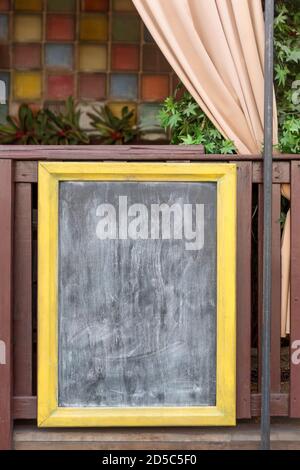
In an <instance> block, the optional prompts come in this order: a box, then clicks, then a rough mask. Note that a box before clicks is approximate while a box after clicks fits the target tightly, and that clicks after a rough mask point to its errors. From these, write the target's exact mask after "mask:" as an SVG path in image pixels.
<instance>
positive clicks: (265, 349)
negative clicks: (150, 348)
mask: <svg viewBox="0 0 300 470" xmlns="http://www.w3.org/2000/svg"><path fill="white" fill-rule="evenodd" d="M273 41H274V0H266V1H265V100H264V101H265V116H264V256H263V331H262V409H261V448H262V449H263V450H269V449H270V382H271V375H270V365H271V358H270V352H271V294H272V275H271V269H272V161H273V53H274V46H273Z"/></svg>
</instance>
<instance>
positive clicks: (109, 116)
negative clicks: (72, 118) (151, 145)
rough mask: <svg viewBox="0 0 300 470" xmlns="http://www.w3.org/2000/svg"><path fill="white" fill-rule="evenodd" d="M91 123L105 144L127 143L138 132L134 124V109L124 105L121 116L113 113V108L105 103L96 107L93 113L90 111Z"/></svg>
mask: <svg viewBox="0 0 300 470" xmlns="http://www.w3.org/2000/svg"><path fill="white" fill-rule="evenodd" d="M88 116H89V118H90V119H91V125H92V127H93V128H94V129H95V131H97V132H96V134H95V135H98V136H99V137H100V139H101V143H103V144H108V145H110V144H119V145H120V144H126V143H129V142H131V141H132V140H133V139H134V138H135V137H136V135H137V134H138V128H137V126H134V125H133V124H132V121H133V118H134V111H133V110H131V111H130V110H129V108H128V106H124V107H123V108H122V111H121V117H120V118H119V117H117V116H115V115H114V114H113V112H112V111H111V109H110V108H109V107H108V106H107V105H105V106H102V107H101V108H100V109H99V108H96V107H94V112H93V113H88Z"/></svg>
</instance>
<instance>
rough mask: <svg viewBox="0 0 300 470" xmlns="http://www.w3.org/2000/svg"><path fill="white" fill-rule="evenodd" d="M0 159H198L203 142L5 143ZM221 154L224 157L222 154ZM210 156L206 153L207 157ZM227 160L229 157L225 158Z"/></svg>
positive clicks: (202, 150) (201, 151)
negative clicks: (180, 143) (161, 143)
mask: <svg viewBox="0 0 300 470" xmlns="http://www.w3.org/2000/svg"><path fill="white" fill-rule="evenodd" d="M0 152H1V158H9V159H13V160H69V161H70V160H71V161H72V160H83V161H89V160H153V161H155V160H187V159H188V160H197V159H198V158H199V156H201V155H203V154H204V148H203V146H202V145H181V146H179V145H132V146H130V145H100V146H96V145H87V146H80V145H75V146H71V145H70V146H54V147H52V146H47V145H44V146H20V145H18V146H5V145H0ZM223 157H224V156H223ZM207 159H209V155H208V156H207ZM227 159H228V158H227Z"/></svg>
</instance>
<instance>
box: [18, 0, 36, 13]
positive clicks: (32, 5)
mask: <svg viewBox="0 0 300 470" xmlns="http://www.w3.org/2000/svg"><path fill="white" fill-rule="evenodd" d="M14 6H15V10H27V11H41V10H42V8H43V0H15V2H14Z"/></svg>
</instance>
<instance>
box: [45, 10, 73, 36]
mask: <svg viewBox="0 0 300 470" xmlns="http://www.w3.org/2000/svg"><path fill="white" fill-rule="evenodd" d="M46 39H47V40H48V41H73V40H74V39H75V16H72V15H62V14H60V15H55V14H49V15H47V21H46Z"/></svg>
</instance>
